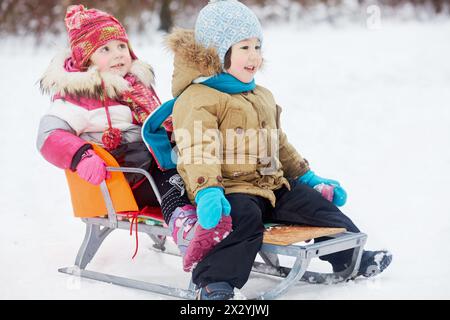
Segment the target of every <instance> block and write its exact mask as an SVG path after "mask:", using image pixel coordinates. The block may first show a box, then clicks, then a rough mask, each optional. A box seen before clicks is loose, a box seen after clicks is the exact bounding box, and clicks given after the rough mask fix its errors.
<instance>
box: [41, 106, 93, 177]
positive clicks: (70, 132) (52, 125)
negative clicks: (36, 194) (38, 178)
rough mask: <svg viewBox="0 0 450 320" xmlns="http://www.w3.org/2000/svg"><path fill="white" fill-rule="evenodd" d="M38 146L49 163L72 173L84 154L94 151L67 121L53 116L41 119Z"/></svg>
mask: <svg viewBox="0 0 450 320" xmlns="http://www.w3.org/2000/svg"><path fill="white" fill-rule="evenodd" d="M36 146H37V148H38V150H39V152H40V153H41V154H42V156H43V157H44V158H45V159H46V160H47V161H48V162H50V163H52V164H53V165H55V166H57V167H59V168H61V169H71V170H72V171H74V170H75V169H76V167H77V165H78V163H79V162H80V160H81V156H82V155H83V153H84V152H85V151H86V150H88V149H92V146H91V145H90V144H89V143H87V142H86V141H85V140H83V139H81V138H79V137H78V136H77V135H76V133H75V130H74V129H73V128H72V127H71V126H70V125H69V124H68V123H67V122H66V121H64V120H62V119H60V118H58V117H56V116H53V115H45V116H43V117H42V118H41V122H40V124H39V131H38V136H37V141H36Z"/></svg>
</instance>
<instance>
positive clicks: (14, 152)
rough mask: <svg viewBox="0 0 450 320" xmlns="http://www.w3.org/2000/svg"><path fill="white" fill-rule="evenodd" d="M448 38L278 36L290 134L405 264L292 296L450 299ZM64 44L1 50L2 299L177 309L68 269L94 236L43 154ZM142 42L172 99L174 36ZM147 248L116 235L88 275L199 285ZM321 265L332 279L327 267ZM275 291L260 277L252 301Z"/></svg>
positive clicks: (294, 31) (277, 61)
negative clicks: (52, 85)
mask: <svg viewBox="0 0 450 320" xmlns="http://www.w3.org/2000/svg"><path fill="white" fill-rule="evenodd" d="M449 37H450V22H445V21H441V22H439V23H433V22H427V23H417V22H404V23H384V24H382V25H381V28H380V29H378V30H369V29H367V28H364V27H360V26H345V27H339V28H332V27H330V26H326V25H324V26H318V27H310V28H303V27H302V28H299V27H296V26H271V27H270V28H267V29H266V32H265V41H264V47H265V49H264V51H265V57H266V64H265V69H264V70H263V71H262V72H261V73H260V74H259V75H258V77H257V81H258V82H259V83H260V84H262V85H265V86H267V87H268V88H269V89H271V90H272V91H273V93H274V94H275V96H276V98H277V100H278V102H279V104H280V105H281V106H283V109H284V111H283V114H282V121H283V123H284V124H283V125H284V128H285V131H286V132H287V133H288V137H289V138H290V140H291V142H292V143H293V144H294V145H295V146H296V147H297V148H298V150H299V151H300V152H301V153H302V154H303V155H304V156H305V157H306V158H308V160H309V161H310V163H311V165H312V168H313V169H314V170H315V172H316V173H317V174H319V175H322V176H325V177H330V178H334V179H337V180H339V181H341V183H342V184H343V186H344V187H345V188H346V189H347V191H348V194H349V199H348V202H347V205H346V206H345V207H344V208H343V210H344V212H345V213H346V214H347V215H349V216H350V217H351V218H352V219H353V220H354V222H355V223H356V224H357V225H358V226H359V227H360V228H361V229H362V230H363V231H364V232H366V233H367V234H368V235H369V239H368V243H367V246H366V248H369V249H375V248H388V249H390V250H391V251H392V252H393V255H394V261H393V263H392V265H391V267H390V268H389V269H388V270H386V272H385V273H383V274H382V275H380V276H378V277H376V278H373V279H369V280H366V279H360V280H357V281H354V282H350V283H344V284H338V285H333V286H327V285H306V284H299V285H297V286H296V287H294V288H292V289H291V290H290V291H289V292H288V293H287V294H286V295H284V296H283V297H282V298H284V299H398V298H401V299H432V298H437V299H449V298H450V249H449V248H450V247H449V243H450V207H449V205H448V204H447V203H446V201H447V200H448V199H449V196H450V193H449V192H450V60H449V59H448V57H449V56H450V41H449V39H450V38H449ZM14 43H15V44H14ZM0 44H1V43H0ZM63 45H64V43H63V42H60V43H57V45H55V46H45V47H44V48H40V49H35V48H33V46H31V45H27V43H25V44H20V45H18V44H17V43H16V42H14V41H12V42H6V43H3V44H1V45H0V70H1V76H0V88H1V117H0V130H1V131H0V132H1V134H0V145H1V148H2V151H1V157H0V165H1V169H2V170H1V171H2V174H1V179H0V215H1V221H2V231H1V232H0V257H1V258H0V261H1V263H0V283H1V285H0V298H3V299H11V298H25V299H32V298H39V299H95V298H99V299H103V298H106V299H167V297H166V296H162V295H157V294H151V293H147V292H143V291H139V290H134V289H128V288H123V287H119V286H115V285H110V284H105V283H101V282H95V281H91V280H86V279H82V280H80V279H78V278H73V277H69V276H67V275H64V274H61V273H58V272H57V268H59V267H62V266H68V265H71V264H72V263H73V261H74V259H75V255H76V253H77V250H78V247H79V245H80V243H81V241H82V239H83V236H84V224H83V223H82V222H81V221H79V220H77V219H74V218H73V217H72V213H71V205H70V199H69V193H68V189H67V186H66V183H65V177H64V174H63V172H62V171H60V170H59V169H57V168H55V167H53V166H52V165H50V164H48V163H47V162H45V160H44V159H43V158H41V156H40V155H39V154H38V152H37V150H36V148H35V138H36V132H37V126H38V122H39V118H40V116H41V115H42V114H43V113H44V111H45V109H46V108H47V106H48V104H49V99H48V97H44V96H41V94H40V93H39V90H38V86H37V84H36V81H37V79H38V78H39V76H40V75H41V74H42V72H43V71H44V70H45V68H46V66H47V64H48V63H49V61H50V59H51V57H52V56H53V55H54V54H55V52H56V51H57V50H58V49H57V47H62V46H63ZM133 46H134V48H135V51H136V52H137V53H138V55H139V57H141V58H142V59H145V60H147V61H149V62H151V63H152V64H153V66H154V68H155V70H156V74H157V90H158V92H159V93H160V96H161V97H162V98H163V99H168V98H170V79H171V70H172V65H171V64H172V61H171V59H172V57H171V56H170V54H168V53H167V51H165V50H163V49H162V46H161V35H153V36H146V37H141V38H139V39H133ZM139 240H140V251H139V254H138V256H137V257H136V258H135V259H134V260H131V259H130V258H131V255H132V253H133V250H134V238H133V237H130V236H129V234H128V233H127V232H125V231H116V232H114V233H113V234H112V235H110V237H109V238H108V239H107V240H106V242H105V243H104V244H103V246H102V247H101V249H100V251H99V252H98V254H97V256H96V257H95V259H94V260H93V262H92V263H91V264H90V265H89V266H88V268H90V269H92V270H97V271H102V272H109V273H113V274H117V275H123V276H129V277H133V278H136V279H140V280H144V281H145V280H147V281H151V280H152V279H155V278H157V279H158V281H160V282H163V283H166V284H168V285H177V286H182V287H183V286H187V284H188V281H189V275H188V274H186V273H183V272H182V269H181V260H180V259H179V258H178V257H175V256H171V255H163V254H159V253H155V252H154V251H151V250H150V249H149V248H150V247H151V241H150V239H148V237H146V236H145V235H143V234H141V236H140V238H139ZM285 262H286V263H289V261H285ZM313 266H314V267H315V268H317V269H319V270H328V266H327V265H325V264H324V263H322V262H317V263H314V264H313ZM274 281H275V280H273V279H272V278H265V277H262V276H259V275H258V276H256V275H252V277H251V278H250V280H249V282H248V284H247V286H245V287H244V288H243V290H242V293H243V294H244V295H245V294H247V295H252V294H254V293H256V292H258V291H259V290H262V289H264V288H267V287H268V286H270V285H273V284H274V283H275V282H274Z"/></svg>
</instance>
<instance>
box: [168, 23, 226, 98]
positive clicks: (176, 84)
mask: <svg viewBox="0 0 450 320" xmlns="http://www.w3.org/2000/svg"><path fill="white" fill-rule="evenodd" d="M166 46H167V47H168V48H169V49H170V50H171V51H172V52H173V53H174V55H175V57H174V69H173V75H172V94H173V96H174V97H176V96H179V95H180V94H181V92H183V91H184V89H186V87H188V86H189V85H190V84H191V83H192V80H194V79H197V78H198V77H208V76H212V75H215V74H218V73H220V72H222V64H221V62H220V59H219V55H218V54H217V51H216V49H214V48H208V49H206V48H204V47H202V46H201V45H199V44H197V43H196V42H195V36H194V30H187V29H180V28H178V29H175V30H174V31H173V32H172V33H171V34H170V35H169V36H167V38H166Z"/></svg>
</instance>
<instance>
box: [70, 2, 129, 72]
mask: <svg viewBox="0 0 450 320" xmlns="http://www.w3.org/2000/svg"><path fill="white" fill-rule="evenodd" d="M64 22H65V24H66V29H67V33H68V35H69V41H70V48H71V51H72V56H71V59H70V60H71V61H70V64H72V67H73V68H74V69H78V70H85V69H86V68H87V66H88V62H89V58H90V57H91V56H92V54H93V53H94V52H95V50H97V49H98V48H100V47H101V46H103V45H105V44H107V43H108V42H109V41H111V40H119V41H123V42H126V43H127V44H128V48H129V50H130V55H131V58H132V59H137V57H136V55H135V54H134V52H133V50H131V47H130V44H129V41H128V36H127V33H126V31H125V28H124V27H123V26H122V24H121V23H120V22H119V21H118V20H117V19H116V18H114V17H113V16H112V15H110V14H108V13H106V12H103V11H100V10H97V9H87V8H86V7H84V6H83V5H73V6H69V7H68V8H67V12H66V17H65V19H64Z"/></svg>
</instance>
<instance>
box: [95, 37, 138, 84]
mask: <svg viewBox="0 0 450 320" xmlns="http://www.w3.org/2000/svg"><path fill="white" fill-rule="evenodd" d="M131 60H132V59H131V55H130V50H129V49H128V45H127V43H126V42H123V41H119V40H111V41H109V42H108V43H107V44H105V45H104V46H102V47H100V48H98V49H97V50H95V52H94V53H93V54H92V56H91V60H90V61H91V64H92V65H95V66H97V67H98V69H99V71H100V72H103V71H109V72H112V73H116V74H118V75H120V76H122V77H123V76H125V75H126V74H127V73H128V72H129V71H130V68H131Z"/></svg>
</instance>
